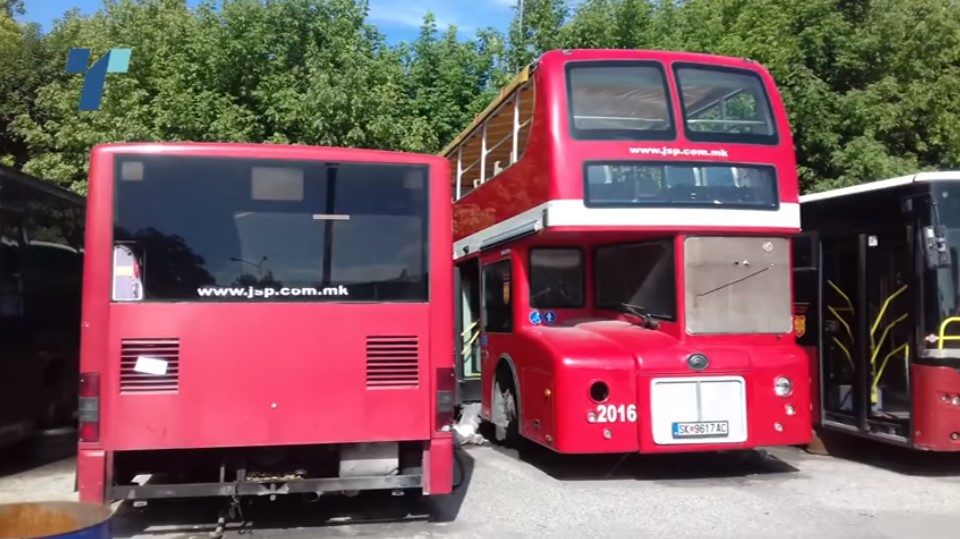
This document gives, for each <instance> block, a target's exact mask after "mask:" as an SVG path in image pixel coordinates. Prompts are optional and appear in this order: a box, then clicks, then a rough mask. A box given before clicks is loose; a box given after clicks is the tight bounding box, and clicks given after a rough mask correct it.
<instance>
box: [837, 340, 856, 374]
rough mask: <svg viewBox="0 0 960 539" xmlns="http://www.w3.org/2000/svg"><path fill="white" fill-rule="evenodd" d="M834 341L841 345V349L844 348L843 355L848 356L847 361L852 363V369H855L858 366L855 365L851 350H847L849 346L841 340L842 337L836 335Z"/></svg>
mask: <svg viewBox="0 0 960 539" xmlns="http://www.w3.org/2000/svg"><path fill="white" fill-rule="evenodd" d="M833 342H834V344H836V345H837V346H839V347H840V350H843V355H844V357H846V358H847V363H849V364H850V369H851V370H853V369H855V368H856V367H854V365H853V356H851V355H850V350H847V347H846V346H844V345H843V343H842V342H840V339H837V338H836V337H834V338H833Z"/></svg>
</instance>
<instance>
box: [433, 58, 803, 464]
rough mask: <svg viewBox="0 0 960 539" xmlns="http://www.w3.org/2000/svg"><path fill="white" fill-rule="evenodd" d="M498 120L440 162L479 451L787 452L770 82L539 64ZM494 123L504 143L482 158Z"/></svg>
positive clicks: (787, 317)
mask: <svg viewBox="0 0 960 539" xmlns="http://www.w3.org/2000/svg"><path fill="white" fill-rule="evenodd" d="M502 95H503V94H502ZM514 95H515V96H516V97H514ZM512 99H515V100H516V101H515V102H516V103H517V104H516V105H514V107H515V108H514V109H511V108H510V107H509V105H510V104H511V101H510V100H512ZM504 103H505V104H504V105H500V106H499V108H496V107H492V108H491V110H492V112H491V113H490V115H489V116H488V117H487V119H486V120H485V121H484V123H482V124H480V125H479V126H478V128H477V130H476V131H475V132H474V133H475V134H473V135H470V134H468V135H465V136H463V137H461V139H460V140H461V142H458V143H457V144H459V147H457V146H455V147H453V148H451V149H450V150H448V152H447V153H446V154H447V155H448V157H450V158H451V161H452V162H453V163H455V164H456V170H457V171H459V172H460V174H459V175H458V176H459V177H458V178H457V182H459V185H460V191H461V192H465V193H464V196H462V197H461V198H460V199H459V200H458V201H457V202H456V204H455V210H454V216H455V225H454V230H455V234H454V235H455V240H456V241H455V244H454V246H455V247H454V255H455V257H457V259H458V260H457V265H458V270H459V277H460V280H461V281H463V280H465V278H464V275H465V274H466V273H469V272H472V271H478V272H479V278H478V280H479V282H480V286H479V289H480V290H481V291H482V294H481V296H480V297H479V301H478V303H479V308H478V309H477V311H478V312H479V313H480V322H481V325H482V330H483V334H482V335H481V336H480V337H479V338H477V339H476V342H478V345H477V346H478V347H479V348H480V349H481V351H480V352H479V355H480V356H481V358H482V361H481V370H482V376H481V379H482V382H481V389H480V391H479V393H480V397H481V400H482V406H481V414H482V415H483V417H484V418H486V419H488V420H489V421H491V422H492V423H493V424H494V425H495V426H496V427H497V431H498V432H499V434H500V437H501V438H503V437H507V438H508V437H509V436H510V435H511V432H515V433H516V434H519V435H522V436H524V437H526V438H529V439H531V440H534V441H536V442H538V443H541V444H543V445H545V446H547V447H549V448H551V449H553V450H556V451H558V452H563V453H614V452H632V451H639V452H675V451H708V450H720V449H743V448H751V447H756V446H761V445H786V444H798V443H804V442H806V441H808V440H809V437H810V407H809V397H808V387H809V385H808V384H809V380H808V378H809V374H808V372H809V369H808V365H807V361H806V359H805V355H804V354H803V352H802V350H801V349H800V348H799V347H797V346H796V343H795V339H794V334H793V326H792V318H791V300H790V297H791V271H790V237H791V236H793V235H794V234H796V233H797V232H798V231H799V224H800V223H799V205H798V185H797V174H796V163H795V160H794V155H793V146H792V139H791V137H790V129H789V125H788V123H787V120H786V114H785V112H784V109H783V105H782V103H781V102H780V99H779V96H778V94H777V92H776V88H775V85H774V83H773V80H772V78H771V77H770V75H769V74H768V73H767V72H766V71H765V70H763V68H761V67H760V66H758V65H757V64H756V63H754V62H750V61H748V60H742V59H735V58H722V57H716V56H707V55H697V54H684V53H666V52H655V51H606V50H575V51H554V52H550V53H547V54H545V55H544V56H543V57H541V58H540V60H539V61H538V63H537V64H536V65H535V68H534V70H533V72H532V73H531V74H529V80H528V81H526V82H524V83H523V84H521V85H520V86H518V87H517V89H516V90H515V94H513V95H510V97H508V98H507V99H506V100H505V101H504ZM527 103H529V105H527ZM504 110H506V111H508V116H509V112H513V117H514V121H513V125H514V126H516V127H515V128H514V133H515V135H514V136H515V138H516V139H517V141H518V142H517V143H515V146H514V147H515V150H514V155H513V156H509V157H502V158H500V159H496V158H497V157H498V156H499V155H500V154H498V152H500V153H501V154H502V150H501V148H502V147H504V146H507V147H509V146H510V144H507V143H504V142H502V141H501V140H499V139H498V135H501V134H503V133H505V130H504V128H503V127H502V126H503V125H505V123H506V122H505V121H504V119H503V118H502V116H503V112H502V111H504ZM527 110H529V120H527V116H525V112H526V111H527ZM507 125H509V124H507ZM528 125H529V126H530V127H526V126H528ZM491 133H494V134H495V135H494V136H492V135H491ZM478 138H479V140H480V143H479V144H477V145H478V146H479V147H480V150H479V152H477V151H476V148H474V147H473V146H472V144H473V141H474V140H475V139H478ZM488 155H491V156H493V157H487V156H488ZM478 156H479V158H478V159H479V160H478V161H476V163H478V165H476V166H475V161H474V159H475V158H476V157H478ZM484 160H487V161H490V160H493V161H494V163H493V166H491V164H490V163H489V162H484ZM505 165H506V166H505ZM477 169H479V171H480V172H479V176H480V177H479V178H477V179H474V180H473V181H472V182H471V181H470V180H471V176H472V175H473V174H476V173H477ZM491 169H492V170H493V171H494V175H492V176H489V175H488V174H487V172H488V171H490V170H491ZM456 184H457V183H456V182H455V185H456ZM471 187H472V189H471ZM471 267H475V268H476V269H475V270H473V269H470V268H471ZM466 310H467V309H464V311H466ZM458 323H460V324H461V326H463V327H469V319H467V320H465V321H463V320H461V319H460V318H458ZM463 334H464V333H461V335H463ZM463 351H464V352H466V351H467V350H466V347H464V348H463Z"/></svg>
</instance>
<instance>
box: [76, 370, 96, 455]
mask: <svg viewBox="0 0 960 539" xmlns="http://www.w3.org/2000/svg"><path fill="white" fill-rule="evenodd" d="M79 416H80V441H81V442H99V441H100V375H99V374H98V373H95V372H83V373H80V403H79Z"/></svg>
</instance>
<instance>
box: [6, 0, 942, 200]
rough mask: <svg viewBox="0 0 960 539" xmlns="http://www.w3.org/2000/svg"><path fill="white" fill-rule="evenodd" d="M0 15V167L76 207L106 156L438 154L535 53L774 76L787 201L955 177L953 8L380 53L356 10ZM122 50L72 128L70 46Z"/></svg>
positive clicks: (611, 2) (550, 32)
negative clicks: (268, 148)
mask: <svg viewBox="0 0 960 539" xmlns="http://www.w3.org/2000/svg"><path fill="white" fill-rule="evenodd" d="M22 8H23V4H22V2H20V1H19V0H0V72H3V73H4V76H3V77H0V161H3V162H8V163H11V162H12V163H15V164H17V165H20V166H23V167H24V168H25V169H26V170H27V171H28V172H31V173H34V174H37V175H40V176H43V177H48V178H51V179H54V180H56V181H59V182H61V183H63V184H64V185H72V186H73V187H74V188H75V189H77V190H80V191H82V190H83V189H84V187H85V184H84V175H85V170H86V164H87V158H88V154H89V151H90V148H91V147H92V146H93V145H94V144H97V143H101V142H112V141H136V140H140V141H158V140H200V141H266V142H292V143H301V144H324V145H343V146H362V147H369V148H389V149H401V150H411V151H427V152H432V151H437V150H438V149H439V148H440V147H442V146H443V145H444V144H446V143H447V142H449V141H450V140H451V139H452V138H453V137H454V136H455V135H456V133H457V132H458V131H459V130H460V129H462V128H463V127H464V126H465V125H466V124H468V123H469V122H470V120H471V119H472V118H473V116H474V114H476V112H477V111H479V110H481V109H482V108H483V107H484V106H485V105H486V104H487V102H488V101H489V99H490V98H491V97H492V95H494V94H495V93H496V91H497V89H498V87H499V86H500V85H502V84H503V83H504V82H505V81H506V80H508V79H509V77H510V76H511V75H512V73H514V72H515V71H516V70H517V69H519V68H520V67H522V66H523V65H524V64H526V63H528V62H530V61H532V60H533V59H535V58H536V56H537V55H539V54H540V53H542V52H543V51H545V50H548V49H552V48H574V47H604V48H650V49H672V50H690V51H700V52H710V53H716V54H725V55H733V56H743V57H749V58H753V59H756V60H758V61H759V62H761V63H763V64H764V65H765V66H767V68H768V69H770V71H771V72H772V73H773V75H774V77H775V79H776V80H777V82H778V84H779V86H780V91H781V93H782V95H783V97H784V101H785V102H786V105H787V108H788V111H789V114H790V120H791V123H792V125H793V129H794V132H795V139H796V145H797V153H798V158H799V163H800V172H801V180H802V182H803V187H804V189H805V190H820V189H825V188H830V187H835V186H840V185H849V184H853V183H858V182H861V181H868V180H873V179H878V178H883V177H889V176H894V175H897V174H902V173H907V172H912V171H915V170H918V169H937V168H941V169H942V168H949V167H958V166H960V1H958V0H911V1H909V2H906V1H903V0H804V1H803V2H797V1H796V0H686V1H684V2H676V1H675V0H579V1H576V2H574V1H567V0H525V2H524V3H523V13H522V14H521V13H519V12H516V10H515V13H514V18H513V22H512V23H511V24H510V26H509V28H508V29H507V31H506V34H505V35H504V34H501V33H500V32H498V31H496V30H494V29H484V30H481V31H479V32H477V33H476V35H474V36H472V37H471V36H464V35H462V34H461V33H459V32H458V30H457V28H455V27H449V28H440V27H439V26H438V25H437V22H436V19H435V18H434V17H433V15H431V14H428V15H427V16H426V17H425V19H424V22H423V26H422V28H421V31H420V34H419V36H418V37H417V38H416V39H415V40H414V41H413V42H412V43H402V44H399V45H390V44H388V43H387V42H386V41H385V38H384V37H383V36H382V35H381V34H380V33H379V32H378V30H377V29H376V28H375V27H373V26H371V25H370V24H368V23H367V2H366V1H365V0H269V1H266V0H206V1H205V2H204V3H202V4H201V5H200V6H198V7H196V8H193V9H191V8H188V7H187V5H186V2H185V0H105V3H104V7H103V8H102V9H101V10H100V11H99V12H97V13H95V14H92V15H80V14H79V13H75V12H74V13H67V14H66V15H65V16H64V17H63V19H62V20H61V21H59V22H58V23H57V24H56V25H55V26H54V27H53V28H52V29H51V30H50V31H49V32H48V33H46V34H42V33H41V32H40V31H39V29H38V28H37V27H36V26H34V25H28V24H22V23H17V22H16V21H15V20H14V18H13V17H15V16H18V15H20V14H22ZM76 46H83V47H88V48H90V49H92V51H93V54H94V56H95V57H98V56H99V55H101V54H103V53H105V52H106V51H107V50H109V49H110V48H114V47H130V48H132V49H133V51H134V52H133V57H132V61H131V64H130V72H129V73H127V74H124V75H108V81H107V84H106V91H105V94H104V97H103V101H102V108H101V110H99V111H96V112H79V111H78V110H77V103H78V98H79V93H80V88H81V86H82V83H83V81H82V77H80V76H71V75H67V74H65V73H64V70H63V66H64V62H65V59H66V52H67V50H68V49H69V48H70V47H76Z"/></svg>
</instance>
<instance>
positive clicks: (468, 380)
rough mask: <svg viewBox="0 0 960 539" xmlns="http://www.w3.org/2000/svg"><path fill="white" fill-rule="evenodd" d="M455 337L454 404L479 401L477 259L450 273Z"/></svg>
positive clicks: (478, 293) (478, 279) (478, 270)
mask: <svg viewBox="0 0 960 539" xmlns="http://www.w3.org/2000/svg"><path fill="white" fill-rule="evenodd" d="M454 298H455V300H454V302H455V306H454V309H455V311H456V312H455V313H454V316H455V319H456V324H455V325H454V327H455V332H456V335H455V336H454V337H455V340H454V342H455V343H456V350H455V352H454V356H455V359H454V363H455V365H456V372H457V403H458V404H462V403H469V402H479V401H480V333H481V329H482V327H481V323H480V259H479V258H477V257H473V258H470V259H468V260H465V261H463V262H461V263H460V264H458V265H457V267H456V270H455V271H454Z"/></svg>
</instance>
